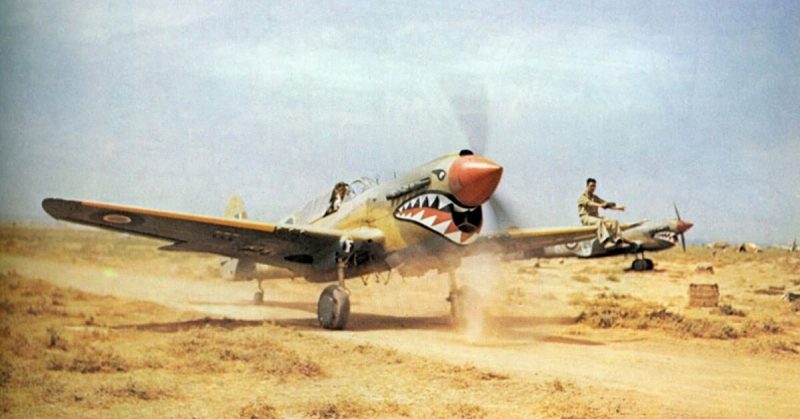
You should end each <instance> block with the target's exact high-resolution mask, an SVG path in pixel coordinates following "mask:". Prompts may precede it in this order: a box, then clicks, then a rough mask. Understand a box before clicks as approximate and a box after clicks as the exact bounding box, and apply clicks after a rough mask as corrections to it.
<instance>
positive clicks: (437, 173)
mask: <svg viewBox="0 0 800 419" xmlns="http://www.w3.org/2000/svg"><path fill="white" fill-rule="evenodd" d="M433 174H434V175H435V176H436V179H439V180H444V177H445V176H447V172H445V171H444V170H442V169H436V170H434V171H433Z"/></svg>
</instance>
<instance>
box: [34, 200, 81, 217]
mask: <svg viewBox="0 0 800 419" xmlns="http://www.w3.org/2000/svg"><path fill="white" fill-rule="evenodd" d="M76 204H80V203H79V202H77V201H67V200H65V199H60V198H45V199H43V200H42V209H44V212H46V213H47V214H49V215H50V216H51V217H53V218H56V219H63V218H64V217H66V215H67V214H69V210H70V207H71V206H74V205H76Z"/></svg>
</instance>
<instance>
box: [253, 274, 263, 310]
mask: <svg viewBox="0 0 800 419" xmlns="http://www.w3.org/2000/svg"><path fill="white" fill-rule="evenodd" d="M256 281H258V291H256V292H255V293H254V294H253V304H255V305H257V306H260V305H261V304H264V288H261V281H263V279H258V278H256Z"/></svg>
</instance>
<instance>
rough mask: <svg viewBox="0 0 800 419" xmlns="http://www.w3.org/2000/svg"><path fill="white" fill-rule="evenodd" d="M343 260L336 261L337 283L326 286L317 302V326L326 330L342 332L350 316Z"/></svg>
mask: <svg viewBox="0 0 800 419" xmlns="http://www.w3.org/2000/svg"><path fill="white" fill-rule="evenodd" d="M344 268H345V261H344V259H338V260H337V261H336V274H337V279H338V283H337V284H336V285H328V286H327V287H326V288H325V289H324V290H323V291H322V294H320V296H319V301H318V302H317V318H318V319H319V324H320V325H321V326H322V327H324V328H326V329H333V330H342V329H344V327H345V326H346V325H347V318H348V317H349V316H350V295H349V293H348V292H347V288H345V287H344Z"/></svg>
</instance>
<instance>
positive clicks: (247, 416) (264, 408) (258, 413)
mask: <svg viewBox="0 0 800 419" xmlns="http://www.w3.org/2000/svg"><path fill="white" fill-rule="evenodd" d="M279 417H280V416H279V415H278V411H277V410H276V409H275V408H274V407H272V406H270V405H269V404H268V403H266V402H260V401H259V402H252V403H249V404H247V405H245V406H244V407H242V408H241V410H239V418H240V419H277V418H279Z"/></svg>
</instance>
